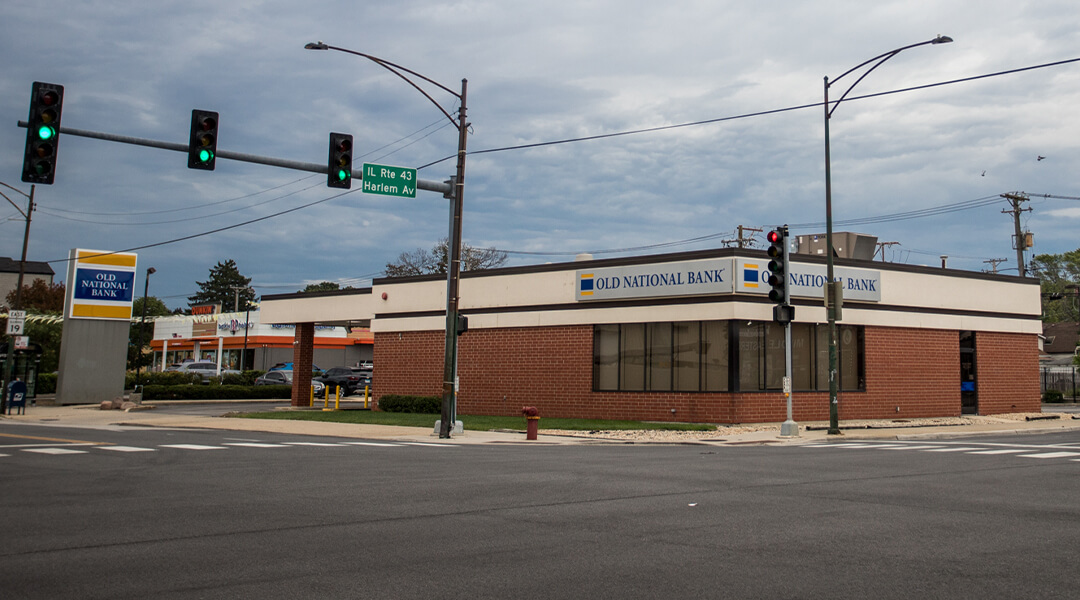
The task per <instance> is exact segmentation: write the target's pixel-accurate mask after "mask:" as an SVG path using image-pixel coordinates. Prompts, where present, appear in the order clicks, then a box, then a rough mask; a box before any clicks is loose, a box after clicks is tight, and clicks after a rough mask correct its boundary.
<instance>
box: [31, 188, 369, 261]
mask: <svg viewBox="0 0 1080 600" xmlns="http://www.w3.org/2000/svg"><path fill="white" fill-rule="evenodd" d="M358 191H360V190H348V191H345V192H341V193H340V194H335V195H333V196H329V197H327V198H323V199H321V200H315V201H314V202H308V203H307V204H301V205H300V206H297V207H294V208H290V209H288V210H283V211H280V212H276V213H274V214H271V215H266V216H264V217H259V218H257V219H249V220H247V221H243V222H241V223H235V224H233V225H227V226H225V227H218V228H217V229H211V230H210V231H204V232H202V233H194V234H191V235H185V236H183V237H178V238H174V239H171V240H165V241H163V242H155V243H153V244H145V245H142V246H135V247H132V248H128V249H126V250H114V251H112V252H102V253H101V254H94V255H93V256H84V257H82V258H83V259H86V258H94V257H97V256H109V255H112V254H119V253H123V252H134V251H135V250H145V249H146V248H156V247H158V246H165V245H167V244H175V243H176V242H184V241H187V240H193V239H195V238H200V237H204V236H207V235H211V234H214V233H221V232H222V231H228V230H230V229H236V228H237V227H243V226H244V225H250V224H252V223H258V222H259V221H266V220H267V219H273V218H274V217H280V216H281V215H286V214H289V213H292V212H296V211H298V210H303V209H305V208H309V207H312V206H315V205H316V204H322V203H323V202H329V201H330V200H336V199H338V198H340V197H342V196H345V195H347V194H352V193H355V192H358ZM71 260H72V259H71V258H57V259H54V260H47V261H45V262H47V263H66V262H70V261H71Z"/></svg>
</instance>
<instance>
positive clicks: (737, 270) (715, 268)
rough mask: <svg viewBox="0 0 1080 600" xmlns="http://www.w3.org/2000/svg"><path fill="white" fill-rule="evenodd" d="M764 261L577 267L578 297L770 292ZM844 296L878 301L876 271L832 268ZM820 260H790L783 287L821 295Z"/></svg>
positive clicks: (800, 293)
mask: <svg viewBox="0 0 1080 600" xmlns="http://www.w3.org/2000/svg"><path fill="white" fill-rule="evenodd" d="M767 265H768V261H767V260H764V259H762V260H754V259H747V258H716V259H710V260H699V261H691V262H678V263H663V264H655V265H634V266H627V267H609V268H601V269H587V270H580V271H577V300H578V301H585V302H587V301H590V300H619V299H626V298H659V297H669V296H701V295H709V294H734V293H741V294H761V295H767V294H768V293H769V289H770V287H769V284H768V283H767V279H768V274H769V272H768V269H767ZM834 273H835V278H836V280H837V281H840V282H842V283H843V286H844V298H845V299H847V300H859V301H864V302H880V301H881V272H880V271H874V270H870V269H854V268H849V267H836V268H835V270H834ZM826 280H827V277H826V268H825V266H824V265H808V264H802V263H797V262H792V263H789V273H788V286H789V288H790V289H791V295H792V296H793V297H796V298H798V297H802V298H824V297H825V292H824V289H825V282H826Z"/></svg>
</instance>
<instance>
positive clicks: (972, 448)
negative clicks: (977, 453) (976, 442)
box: [927, 446, 982, 452]
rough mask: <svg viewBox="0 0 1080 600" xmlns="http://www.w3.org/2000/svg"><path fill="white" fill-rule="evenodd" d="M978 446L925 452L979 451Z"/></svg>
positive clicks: (936, 449) (954, 447)
mask: <svg viewBox="0 0 1080 600" xmlns="http://www.w3.org/2000/svg"><path fill="white" fill-rule="evenodd" d="M981 449H982V448H980V447H978V446H953V447H950V448H935V449H933V450H927V452H967V451H969V450H981Z"/></svg>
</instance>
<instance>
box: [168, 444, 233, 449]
mask: <svg viewBox="0 0 1080 600" xmlns="http://www.w3.org/2000/svg"><path fill="white" fill-rule="evenodd" d="M161 447H162V448H177V449H179V450H228V448H226V447H224V446H202V445H200V444H163V445H162V446H161Z"/></svg>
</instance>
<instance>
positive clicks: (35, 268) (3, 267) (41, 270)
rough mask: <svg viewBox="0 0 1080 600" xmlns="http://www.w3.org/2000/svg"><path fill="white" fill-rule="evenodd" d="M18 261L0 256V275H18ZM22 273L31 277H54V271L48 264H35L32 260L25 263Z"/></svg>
mask: <svg viewBox="0 0 1080 600" xmlns="http://www.w3.org/2000/svg"><path fill="white" fill-rule="evenodd" d="M18 272H19V261H17V260H15V259H12V258H8V257H6V256H0V273H18ZM23 272H24V273H29V274H33V275H49V276H52V275H56V271H53V269H52V267H50V266H49V263H45V262H36V261H32V260H28V261H26V268H25V269H23Z"/></svg>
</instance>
